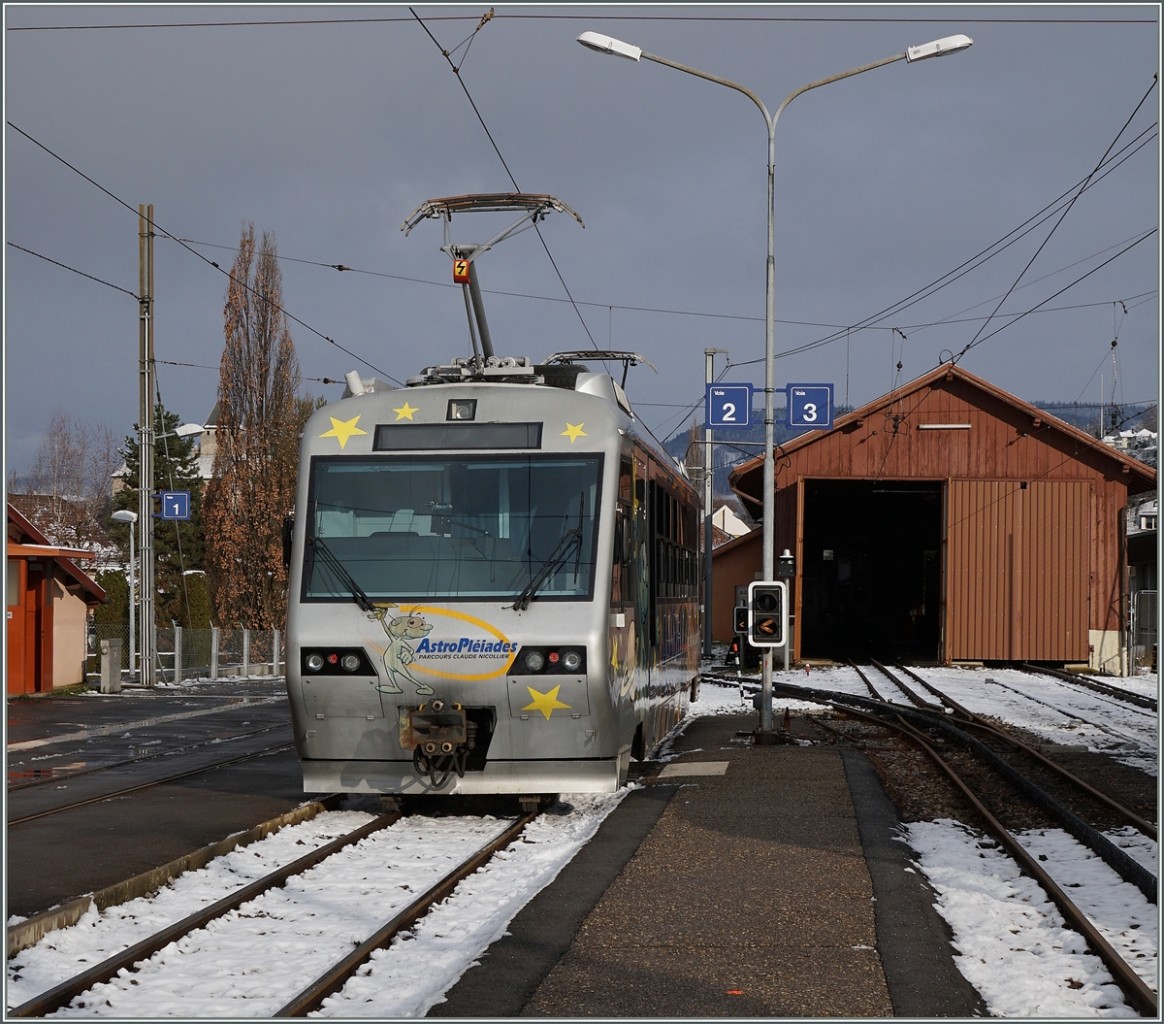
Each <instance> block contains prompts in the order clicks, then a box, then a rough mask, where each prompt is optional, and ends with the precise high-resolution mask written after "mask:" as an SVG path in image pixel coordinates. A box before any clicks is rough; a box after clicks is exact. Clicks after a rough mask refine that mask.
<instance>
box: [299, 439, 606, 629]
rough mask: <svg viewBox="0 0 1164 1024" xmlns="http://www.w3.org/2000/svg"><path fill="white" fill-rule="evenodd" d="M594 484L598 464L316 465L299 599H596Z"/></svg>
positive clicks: (574, 460)
mask: <svg viewBox="0 0 1164 1024" xmlns="http://www.w3.org/2000/svg"><path fill="white" fill-rule="evenodd" d="M601 475H602V460H601V456H598V455H584V456H581V455H580V456H562V455H533V454H531V455H507V456H503V457H496V456H489V457H487V458H486V457H481V456H468V455H466V456H456V455H453V456H442V457H441V458H439V459H434V458H431V457H428V456H395V457H393V458H391V459H385V458H383V457H380V458H358V457H343V456H337V457H317V458H315V459H313V460H312V464H311V480H310V485H309V486H310V491H309V495H308V509H309V515H308V521H307V524H306V530H307V539H306V545H305V554H304V558H305V564H304V573H303V591H302V596H303V599H304V600H306V601H312V600H314V601H336V600H356V601H357V602H362V601H363V600H364V599H367V600H371V601H376V600H382V599H391V600H396V599H398V598H405V599H420V598H428V599H436V598H440V599H450V600H451V599H457V600H461V599H496V598H500V599H502V600H503V601H507V602H512V603H514V604H515V605H516V606H518V607H524V606H525V605H526V604H528V603H529V601H531V600H539V601H544V600H554V599H563V598H570V599H575V600H577V599H582V598H589V597H592V596H593V593H594V579H595V572H594V562H595V550H596V547H595V545H596V539H597V534H598V523H597V512H596V509H597V508H598V497H599V492H600V487H601Z"/></svg>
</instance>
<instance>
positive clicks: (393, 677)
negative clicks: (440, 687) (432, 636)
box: [372, 605, 433, 697]
mask: <svg viewBox="0 0 1164 1024" xmlns="http://www.w3.org/2000/svg"><path fill="white" fill-rule="evenodd" d="M388 607H395V605H390V606H388ZM388 607H377V608H376V610H375V612H373V613H372V614H373V616H374V617H375V618H376V619H377V621H379V623H380V625H381V626H383V627H384V632H385V633H386V634H387V635H388V646H387V647H386V648H385V649H384V670H385V671H386V672H387V673H388V681H387V682H386V683H381V684H379V685H377V687H376V689H377V690H379V691H380V692H381V693H403V692H404V690H403V689H402V688H401V686H400V683H401V681H404V682H407V683H411V684H412V685H413V686H414V687H415V688H416V693H417V695H418V696H421V697H426V696H428V695H429V694H431V693H432V692H433V689H432V687H431V686H429V685H428V683H426V682H424V681H423V680H420V679H417V678H416V677H415V676H414V675H413V674H412V673H411V672H410V671H409V670H408V666H409V665H411V664H412V663H413V662H414V661H415V660H416V654H415V652H414V651H413V649H412V645H411V644H410V643H409V642H408V641H409V640H419V639H420V638H421V637H423V636H427V635H428V633H429V632H430V631H431V630H432V625H431V624H429V623H427V622H425V621H424V618H423V616H420V615H397V616H394V617H392V618H389V616H388Z"/></svg>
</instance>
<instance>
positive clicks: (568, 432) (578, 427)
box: [558, 421, 590, 444]
mask: <svg viewBox="0 0 1164 1024" xmlns="http://www.w3.org/2000/svg"><path fill="white" fill-rule="evenodd" d="M584 426H586V424H585V423H570V422H568V421H567V423H566V429H565V430H563V431H562V433H561V434H559V435H558V436H559V437H568V438H569V439H570V444H573V443H574V442H575V441H577V440H578V438H580V437H589V436H590V435H589V434H587V433H586V431H585V430H583V429H582V428H583V427H584Z"/></svg>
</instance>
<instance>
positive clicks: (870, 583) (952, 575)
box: [715, 364, 1156, 673]
mask: <svg viewBox="0 0 1164 1024" xmlns="http://www.w3.org/2000/svg"><path fill="white" fill-rule="evenodd" d="M775 465H776V480H775V495H774V499H775V503H776V504H775V520H774V522H775V548H776V553H777V554H779V553H780V552H781V551H782V550H783V549H785V548H787V549H789V550H790V551H791V552H792V554H793V556H794V558H795V569H794V576H793V578H792V581H791V608H792V615H793V619H792V629H791V632H792V641H793V647H792V651H793V653H794V655H795V657H796V658H797V660H802V659H811V658H821V659H837V658H844V657H856V656H862V655H872V656H874V657H882V658H911V659H917V660H927V661H929V660H933V661H938V662H942V663H947V664H949V663H955V662H1012V661H1032V662H1043V663H1058V664H1068V663H1070V664H1089V665H1091V666H1092V668H1094V669H1097V670H1105V671H1110V672H1113V673H1118V672H1119V671H1120V666H1121V664H1122V663H1123V655H1124V653H1125V652H1124V647H1125V644H1126V637H1125V636H1124V625H1125V623H1126V621H1127V618H1126V613H1127V603H1126V602H1127V571H1126V570H1127V560H1126V537H1125V529H1124V518H1125V517H1124V509H1125V507H1126V506H1127V504H1128V498H1129V495H1135V494H1140V493H1142V492H1145V491H1154V490H1155V488H1156V471H1155V470H1154V469H1153V468H1151V467H1149V466H1147V465H1145V464H1144V463H1141V462H1138V461H1136V460H1135V459H1133V458H1131V457H1130V456H1127V455H1125V454H1123V453H1122V452H1119V451H1116V450H1114V449H1112V448H1110V447H1108V446H1107V445H1104V444H1103V443H1101V442H1100V441H1099V440H1097V439H1096V438H1094V437H1091V436H1090V435H1088V434H1086V433H1085V432H1084V431H1082V430H1079V429H1077V428H1075V427H1072V426H1070V425H1069V424H1067V423H1065V422H1063V421H1061V420H1059V419H1057V418H1055V417H1054V416H1051V415H1049V414H1047V413H1046V412H1044V411H1042V410H1040V409H1037V408H1035V407H1034V406H1032V405H1029V404H1027V403H1026V402H1023V401H1022V400H1020V399H1018V398H1016V397H1015V396H1014V395H1011V394H1008V393H1007V392H1005V391H1003V390H1001V389H1000V388H997V387H995V386H994V385H992V384H990V383H988V382H987V381H985V380H983V379H981V378H979V377H976V376H975V375H974V374H972V373H969V372H968V371H966V370H964V369H962V368H961V367H959V366H957V365H953V364H943V365H941V366H938V367H937V368H936V369H934V370H932V371H931V372H929V373H927V374H925V375H924V376H922V377H919V378H917V379H916V380H914V381H912V382H910V383H908V384H905V385H903V386H902V387H901V388H898V389H897V390H895V391H893V392H892V393H890V394H888V395H885V396H883V397H881V398H879V399H876V400H875V401H873V402H870V403H869V404H868V405H865V406H864V407H862V408H860V409H857V410H856V411H855V412H852V413H849V414H847V415H845V416H843V417H840V418H839V419H837V420H836V421H835V423H834V426H833V428H832V429H831V430H828V431H813V432H809V433H806V434H803V435H801V436H800V437H798V438H796V439H795V440H794V441H792V442H790V443H788V444H786V445H784V446H782V447H781V448H778V450H777V452H776V463H775ZM731 480H732V489H733V490H734V491H735V492H736V493H737V494H738V495H739V496H740V498H741V499H742V500H743V501H744V503H745V505H746V507H747V509H748V512H749V513H750V514H751V515H753V516H754V517H755V518H756V519H760V518H761V517H762V516H763V501H764V496H763V483H762V481H763V458H762V456H761V457H757V458H755V459H753V460H750V461H749V462H747V463H744V464H742V465H740V466H739V467H737V468H736V470H734V471H733V473H732V478H731ZM753 554H754V557H751V556H752V555H753ZM724 556H725V557H724V558H723V559H722V562H721V563H720V564H717V566H716V573H717V574H720V573H721V571H722V572H723V574H724V575H725V576H727V575H731V576H733V578H732V579H726V578H724V579H722V580H717V585H716V594H715V598H716V601H717V605H716V606H715V608H716V612H717V614H716V623H717V627H718V626H720V625H721V623H720V620H721V616H722V615H728V614H730V606H731V604H732V600H731V598H730V597H729V596H728V595H729V594H730V593H732V591H733V589H734V587H735V586H736V585H738V584H746V583H747V582H749V581H750V580H751V579H752V578H754V577H755V575H756V573H758V571H759V569H760V567H761V542H760V531H756V532H755V533H754V534H752V535H749V537H747V538H743V539H742V540H741V541H737V542H735V544H734V545H733V546H732V549H731V550H730V551H725V552H724ZM745 563H749V567H750V568H751V572H747V573H744V574H743V575H744V576H745V578H742V579H735V578H734V576H738V575H741V570H742V569H744V568H745ZM721 593H722V594H723V598H722V599H721V598H720V594H721ZM725 605H726V607H725ZM727 632H728V633H729V634H730V625H729V626H728V628H727ZM716 635H717V636H718V635H719V630H718V629H717V631H716Z"/></svg>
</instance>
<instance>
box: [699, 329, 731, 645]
mask: <svg viewBox="0 0 1164 1024" xmlns="http://www.w3.org/2000/svg"><path fill="white" fill-rule="evenodd" d="M716 352H727V349H726V348H705V349H704V350H703V354H704V355H705V356H706V357H707V363H706V370H705V373H704V381H705V383H706V384H707V385H708V387H710V386H711V384H712V382H713V381H714V380H715V353H716ZM714 475H715V466H714V465H713V463H712V456H711V423H710V421H709V420H708V418H707V414H706V412H705V413H704V418H703V656H704V657H705V658H710V657H711V639H712V638H711V606H712V602H711V551H712V548H713V547H714V544H713V540H714V537H715V524H714V522H713V521H712V517H713V510H712V507H711V503H712V501H714V500H715V482H714V480H713V477H714Z"/></svg>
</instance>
